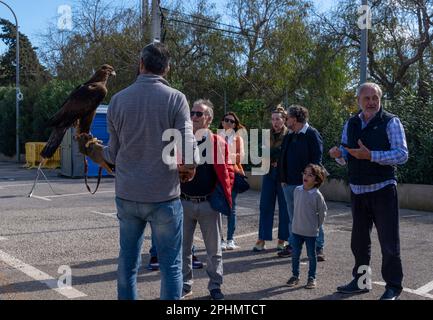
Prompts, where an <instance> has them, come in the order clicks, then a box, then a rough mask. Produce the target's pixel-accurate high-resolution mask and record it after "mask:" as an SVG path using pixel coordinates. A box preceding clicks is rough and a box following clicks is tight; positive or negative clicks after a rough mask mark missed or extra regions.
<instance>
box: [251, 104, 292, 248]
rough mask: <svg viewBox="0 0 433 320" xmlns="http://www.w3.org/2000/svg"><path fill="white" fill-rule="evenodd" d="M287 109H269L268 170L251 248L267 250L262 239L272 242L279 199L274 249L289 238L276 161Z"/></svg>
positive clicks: (282, 245) (287, 215)
mask: <svg viewBox="0 0 433 320" xmlns="http://www.w3.org/2000/svg"><path fill="white" fill-rule="evenodd" d="M286 119H287V112H286V111H285V110H284V108H283V107H282V106H281V105H278V106H277V108H276V109H275V110H273V111H272V119H271V121H272V128H271V141H270V167H269V172H268V173H267V174H265V175H264V176H263V181H262V191H261V193H260V218H259V238H258V240H257V242H256V244H255V246H254V248H253V251H256V252H258V251H263V250H264V249H266V247H265V241H272V227H273V223H274V213H275V203H276V201H277V199H278V212H279V215H278V217H279V219H278V242H277V250H278V251H281V250H284V246H285V244H286V241H288V239H289V214H288V211H287V206H286V200H285V198H284V193H283V189H282V187H281V183H280V179H279V176H278V160H279V158H280V155H281V147H282V143H283V140H284V137H285V136H286V135H287V133H288V131H289V130H288V129H287V127H286V126H285V122H286Z"/></svg>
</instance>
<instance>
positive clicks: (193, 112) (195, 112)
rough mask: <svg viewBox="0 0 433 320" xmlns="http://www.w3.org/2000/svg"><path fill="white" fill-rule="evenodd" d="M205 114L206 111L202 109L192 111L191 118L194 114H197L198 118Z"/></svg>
mask: <svg viewBox="0 0 433 320" xmlns="http://www.w3.org/2000/svg"><path fill="white" fill-rule="evenodd" d="M203 114H204V113H203V112H201V111H191V118H192V117H194V116H196V117H197V118H201V117H203Z"/></svg>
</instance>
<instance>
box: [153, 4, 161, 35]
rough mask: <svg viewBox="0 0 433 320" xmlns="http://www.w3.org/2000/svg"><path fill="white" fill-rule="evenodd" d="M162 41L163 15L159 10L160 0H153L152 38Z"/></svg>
mask: <svg viewBox="0 0 433 320" xmlns="http://www.w3.org/2000/svg"><path fill="white" fill-rule="evenodd" d="M155 40H157V41H161V15H160V11H159V0H152V39H151V41H155Z"/></svg>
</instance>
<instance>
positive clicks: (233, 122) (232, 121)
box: [224, 118, 236, 124]
mask: <svg viewBox="0 0 433 320" xmlns="http://www.w3.org/2000/svg"><path fill="white" fill-rule="evenodd" d="M224 122H225V123H229V122H230V123H232V124H235V123H236V121H235V120H232V119H227V118H224Z"/></svg>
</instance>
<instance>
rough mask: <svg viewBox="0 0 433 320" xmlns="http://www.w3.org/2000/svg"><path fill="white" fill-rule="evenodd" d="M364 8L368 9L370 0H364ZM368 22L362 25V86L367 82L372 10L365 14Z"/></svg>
mask: <svg viewBox="0 0 433 320" xmlns="http://www.w3.org/2000/svg"><path fill="white" fill-rule="evenodd" d="M362 6H363V8H368V7H367V6H368V0H362ZM365 17H366V21H365V23H361V25H362V28H361V63H360V64H361V79H360V84H363V83H364V82H366V81H367V50H368V28H369V26H370V9H369V8H368V9H367V12H366V14H365Z"/></svg>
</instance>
